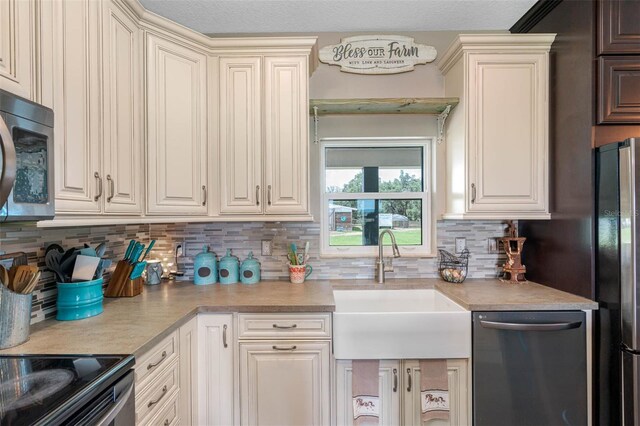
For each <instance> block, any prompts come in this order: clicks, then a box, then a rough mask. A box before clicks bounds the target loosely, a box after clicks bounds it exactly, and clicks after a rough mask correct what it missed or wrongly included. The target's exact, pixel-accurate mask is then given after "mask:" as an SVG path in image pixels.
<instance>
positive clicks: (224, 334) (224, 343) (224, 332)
mask: <svg viewBox="0 0 640 426" xmlns="http://www.w3.org/2000/svg"><path fill="white" fill-rule="evenodd" d="M222 346H224V347H225V348H226V347H227V346H228V345H227V324H225V325H223V326H222Z"/></svg>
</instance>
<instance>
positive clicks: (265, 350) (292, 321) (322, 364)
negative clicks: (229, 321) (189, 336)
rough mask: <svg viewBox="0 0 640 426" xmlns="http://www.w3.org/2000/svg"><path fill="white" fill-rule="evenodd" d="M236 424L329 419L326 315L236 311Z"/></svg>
mask: <svg viewBox="0 0 640 426" xmlns="http://www.w3.org/2000/svg"><path fill="white" fill-rule="evenodd" d="M238 339H239V351H240V354H239V359H240V382H239V388H240V424H241V425H243V426H260V425H263V426H264V425H274V426H275V425H306V426H312V425H315V426H326V425H329V424H330V423H331V419H330V416H331V408H330V407H331V403H330V401H331V386H330V380H331V373H330V369H331V315H330V314H321V313H318V314H238Z"/></svg>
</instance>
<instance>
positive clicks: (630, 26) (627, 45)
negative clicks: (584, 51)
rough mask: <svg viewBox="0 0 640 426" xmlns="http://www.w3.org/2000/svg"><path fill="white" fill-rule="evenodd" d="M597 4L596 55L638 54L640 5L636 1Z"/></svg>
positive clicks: (601, 1)
mask: <svg viewBox="0 0 640 426" xmlns="http://www.w3.org/2000/svg"><path fill="white" fill-rule="evenodd" d="M598 3H599V4H598V54H599V55H602V54H614V55H615V54H625V53H636V54H640V25H639V24H638V22H640V3H639V2H638V1H637V0H600V1H599V2H598Z"/></svg>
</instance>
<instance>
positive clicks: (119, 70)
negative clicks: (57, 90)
mask: <svg viewBox="0 0 640 426" xmlns="http://www.w3.org/2000/svg"><path fill="white" fill-rule="evenodd" d="M104 6H105V7H104V12H103V26H102V42H103V48H102V52H103V68H102V71H103V76H102V79H103V85H104V90H103V94H104V95H103V100H104V103H103V104H104V108H103V119H104V122H103V129H104V148H103V154H104V157H103V171H104V172H103V173H104V175H105V188H104V191H105V195H104V199H105V205H104V211H105V213H120V214H142V177H143V171H144V169H143V166H142V139H141V136H140V126H141V125H142V114H141V112H142V107H141V103H140V100H141V97H142V95H141V93H142V92H141V75H140V62H141V55H142V51H141V50H140V30H139V28H138V26H137V25H136V22H135V21H134V20H133V19H132V18H131V17H130V16H129V15H128V14H126V13H124V12H123V11H122V10H121V9H120V7H119V6H117V5H116V4H115V2H114V1H113V0H110V1H107V2H105V3H104Z"/></svg>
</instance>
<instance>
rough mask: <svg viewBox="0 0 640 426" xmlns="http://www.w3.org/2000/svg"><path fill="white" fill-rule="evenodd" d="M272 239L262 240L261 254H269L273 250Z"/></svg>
mask: <svg viewBox="0 0 640 426" xmlns="http://www.w3.org/2000/svg"><path fill="white" fill-rule="evenodd" d="M272 249H273V247H272V241H271V240H262V250H261V252H262V255H263V256H271V254H272V252H273V250H272Z"/></svg>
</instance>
